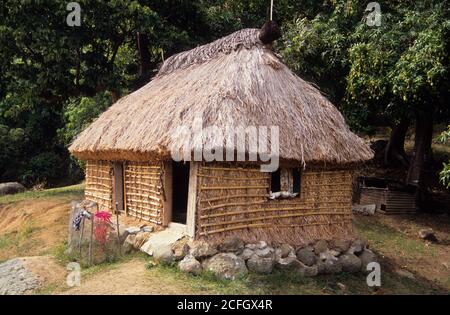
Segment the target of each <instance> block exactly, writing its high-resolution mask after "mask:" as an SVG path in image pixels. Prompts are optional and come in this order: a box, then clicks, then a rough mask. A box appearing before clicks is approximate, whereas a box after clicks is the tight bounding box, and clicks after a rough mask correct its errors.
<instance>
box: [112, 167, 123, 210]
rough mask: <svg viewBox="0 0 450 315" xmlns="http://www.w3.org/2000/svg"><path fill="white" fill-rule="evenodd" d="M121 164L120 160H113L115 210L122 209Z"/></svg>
mask: <svg viewBox="0 0 450 315" xmlns="http://www.w3.org/2000/svg"><path fill="white" fill-rule="evenodd" d="M123 186H124V185H123V164H122V162H114V184H113V189H114V204H115V205H117V207H116V208H117V210H124V202H123Z"/></svg>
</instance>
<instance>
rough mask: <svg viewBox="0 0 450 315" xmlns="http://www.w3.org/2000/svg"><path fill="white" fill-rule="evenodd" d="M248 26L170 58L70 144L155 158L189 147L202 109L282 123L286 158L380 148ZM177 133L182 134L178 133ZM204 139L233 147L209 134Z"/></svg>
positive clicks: (223, 124)
mask: <svg viewBox="0 0 450 315" xmlns="http://www.w3.org/2000/svg"><path fill="white" fill-rule="evenodd" d="M258 34H259V30H257V29H244V30H241V31H238V32H236V33H234V34H231V35H229V36H227V37H224V38H222V39H219V40H217V41H215V42H213V43H210V44H208V45H204V46H201V47H197V48H195V49H192V50H190V51H187V52H184V53H181V54H178V55H175V56H173V57H171V58H169V59H167V60H166V62H165V63H164V64H163V66H162V68H161V70H160V72H159V73H158V75H157V76H156V77H155V78H154V79H153V80H152V81H151V82H150V83H148V84H147V85H145V86H144V87H142V88H141V89H139V90H137V91H135V92H133V93H131V94H129V95H128V96H125V97H123V98H121V99H120V100H119V101H118V102H117V103H115V104H114V105H112V106H111V107H110V108H109V109H108V110H107V111H106V112H105V113H103V114H102V115H101V116H100V117H99V118H98V119H97V120H96V121H95V122H94V123H93V124H91V125H90V126H89V127H88V128H87V129H86V130H85V131H84V132H82V133H81V134H80V135H79V136H78V138H77V139H76V140H75V141H74V143H73V144H72V145H71V147H70V151H71V152H72V153H73V154H74V155H76V156H78V157H79V158H82V159H106V160H135V161H139V160H149V159H155V158H158V159H164V158H168V157H169V156H170V148H172V147H182V145H183V144H185V143H186V141H187V138H186V135H184V134H182V133H177V132H176V130H177V128H178V127H179V126H181V125H183V126H187V127H190V126H192V125H193V124H194V121H195V119H196V118H198V117H199V116H200V117H201V118H202V121H203V126H204V127H206V126H209V125H215V126H217V127H219V128H220V130H222V132H224V133H225V132H227V130H229V129H227V128H234V127H237V126H239V127H247V126H256V127H258V126H278V127H279V130H280V138H279V139H280V158H281V159H286V160H297V161H301V162H303V163H305V162H326V163H337V164H342V163H355V162H356V163H358V162H363V161H366V160H368V159H370V158H371V157H372V151H371V150H370V149H369V147H368V146H367V145H366V144H365V143H364V142H363V140H362V139H360V138H359V137H358V136H356V135H355V134H353V133H352V132H351V131H350V130H349V129H348V127H347V125H346V123H345V121H344V118H343V117H342V115H341V114H340V113H339V111H338V110H337V109H336V108H335V107H334V106H333V105H332V104H331V103H330V102H329V101H328V100H327V99H326V98H325V97H324V96H323V95H322V94H321V93H320V92H319V91H318V90H317V89H316V88H314V87H313V86H312V85H310V84H308V83H307V82H305V81H304V80H302V79H301V78H299V77H298V76H296V75H295V74H294V73H293V72H292V71H291V70H290V69H289V68H288V67H287V66H286V65H285V64H283V63H282V62H281V61H280V60H279V59H278V58H277V57H276V56H275V55H274V53H273V52H272V51H271V49H270V48H269V47H266V46H264V45H263V44H262V43H261V42H260V40H259V39H258ZM174 134H175V136H174ZM203 141H204V145H209V146H210V147H216V148H217V147H225V143H223V142H221V143H218V142H217V141H216V140H215V139H213V138H211V137H207V138H206V139H204V140H203Z"/></svg>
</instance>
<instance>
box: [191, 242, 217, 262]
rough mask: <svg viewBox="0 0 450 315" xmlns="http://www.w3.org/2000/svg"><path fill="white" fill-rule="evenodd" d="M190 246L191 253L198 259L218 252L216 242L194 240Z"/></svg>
mask: <svg viewBox="0 0 450 315" xmlns="http://www.w3.org/2000/svg"><path fill="white" fill-rule="evenodd" d="M190 247H191V251H190V254H191V255H192V256H194V257H195V258H196V259H204V258H208V257H211V256H213V255H215V254H217V253H218V251H217V246H216V245H215V244H212V243H208V242H205V241H194V242H193V243H192V245H191V246H190Z"/></svg>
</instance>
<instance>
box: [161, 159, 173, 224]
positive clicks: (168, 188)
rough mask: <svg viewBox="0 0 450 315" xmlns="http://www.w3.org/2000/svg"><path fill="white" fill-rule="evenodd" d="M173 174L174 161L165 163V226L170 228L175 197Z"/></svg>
mask: <svg viewBox="0 0 450 315" xmlns="http://www.w3.org/2000/svg"><path fill="white" fill-rule="evenodd" d="M172 176H173V174H172V161H167V162H165V163H164V178H163V183H162V185H163V187H164V196H163V197H164V198H163V207H164V209H163V226H168V225H169V223H170V221H172V206H173V205H172V197H173V177H172Z"/></svg>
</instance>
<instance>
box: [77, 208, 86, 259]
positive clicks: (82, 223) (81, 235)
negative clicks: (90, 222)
mask: <svg viewBox="0 0 450 315" xmlns="http://www.w3.org/2000/svg"><path fill="white" fill-rule="evenodd" d="M84 220H85V218H84V216H83V217H82V218H81V232H80V242H79V243H78V251H79V259H80V261H81V249H82V244H83V234H84Z"/></svg>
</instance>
